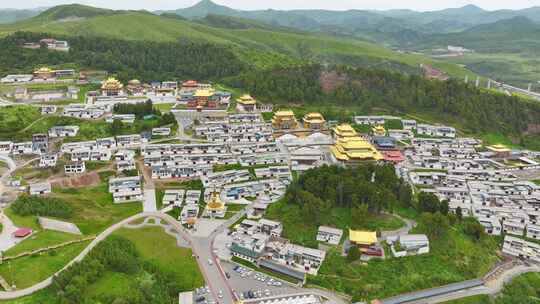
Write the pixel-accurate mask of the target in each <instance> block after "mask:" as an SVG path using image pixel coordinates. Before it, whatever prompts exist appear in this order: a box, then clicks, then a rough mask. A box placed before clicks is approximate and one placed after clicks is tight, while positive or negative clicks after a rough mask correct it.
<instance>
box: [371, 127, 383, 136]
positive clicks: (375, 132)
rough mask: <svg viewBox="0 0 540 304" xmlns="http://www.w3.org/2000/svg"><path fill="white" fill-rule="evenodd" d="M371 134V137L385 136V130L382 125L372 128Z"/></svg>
mask: <svg viewBox="0 0 540 304" xmlns="http://www.w3.org/2000/svg"><path fill="white" fill-rule="evenodd" d="M371 132H372V133H373V136H386V129H385V128H384V126H382V125H377V126H373V127H372V128H371Z"/></svg>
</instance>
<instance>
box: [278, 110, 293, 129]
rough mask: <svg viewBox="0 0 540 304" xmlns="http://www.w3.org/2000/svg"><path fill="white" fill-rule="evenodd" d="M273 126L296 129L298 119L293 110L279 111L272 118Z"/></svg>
mask: <svg viewBox="0 0 540 304" xmlns="http://www.w3.org/2000/svg"><path fill="white" fill-rule="evenodd" d="M272 127H273V128H274V129H276V130H291V129H296V128H297V127H298V121H296V117H295V116H294V112H293V111H291V110H284V111H277V112H276V113H274V117H273V118H272Z"/></svg>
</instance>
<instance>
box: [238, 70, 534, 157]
mask: <svg viewBox="0 0 540 304" xmlns="http://www.w3.org/2000/svg"><path fill="white" fill-rule="evenodd" d="M328 83H330V86H328ZM231 84H232V85H236V86H239V87H242V88H244V89H246V90H248V91H249V92H251V93H252V94H254V95H255V96H257V98H259V99H261V100H263V101H273V102H278V101H279V102H281V103H283V104H289V105H290V104H297V105H301V104H308V105H317V106H321V107H323V108H324V107H325V106H327V105H329V104H332V105H338V106H340V107H341V108H343V109H356V110H358V111H361V112H363V113H368V112H370V111H371V110H373V109H381V108H382V109H387V110H388V111H390V112H391V113H394V114H404V113H421V114H425V115H427V116H429V117H434V118H435V119H436V120H437V121H439V122H451V123H452V124H453V125H454V126H456V127H458V129H460V130H462V131H465V132H466V133H468V134H485V133H496V134H504V135H507V136H510V137H512V138H513V139H514V140H515V141H516V143H521V144H524V145H528V146H529V147H531V148H532V147H535V148H536V149H540V145H539V143H540V142H539V141H538V133H536V134H535V133H534V132H535V130H537V128H538V127H539V126H540V103H538V102H529V101H526V100H523V99H521V98H518V97H515V96H507V95H504V94H500V93H493V92H489V91H486V90H480V89H477V88H475V87H474V86H473V85H471V84H465V83H463V82H461V81H457V80H449V81H444V82H441V81H430V80H426V79H424V78H422V77H419V76H415V75H411V76H407V75H404V74H400V73H392V72H388V71H381V70H374V69H362V68H347V67H337V68H334V69H331V70H328V68H321V67H320V66H313V65H312V66H304V67H298V68H294V69H286V70H285V69H276V70H273V71H270V72H268V71H265V72H260V71H248V72H245V73H243V74H242V75H241V76H239V77H236V78H235V79H234V80H233V81H231ZM325 84H326V85H325ZM323 88H324V89H323ZM533 142H534V143H533Z"/></svg>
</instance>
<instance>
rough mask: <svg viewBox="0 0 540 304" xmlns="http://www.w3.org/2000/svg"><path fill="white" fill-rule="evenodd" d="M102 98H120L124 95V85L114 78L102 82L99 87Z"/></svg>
mask: <svg viewBox="0 0 540 304" xmlns="http://www.w3.org/2000/svg"><path fill="white" fill-rule="evenodd" d="M101 95H102V96H108V97H110V96H120V95H124V85H123V84H122V83H121V82H120V81H118V80H117V79H116V78H114V77H110V78H108V79H107V80H105V81H103V83H102V85H101Z"/></svg>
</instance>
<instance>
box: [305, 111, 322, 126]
mask: <svg viewBox="0 0 540 304" xmlns="http://www.w3.org/2000/svg"><path fill="white" fill-rule="evenodd" d="M325 121H326V120H325V119H324V116H322V114H321V113H316V112H311V113H307V114H306V115H304V122H308V123H324V122H325Z"/></svg>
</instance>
